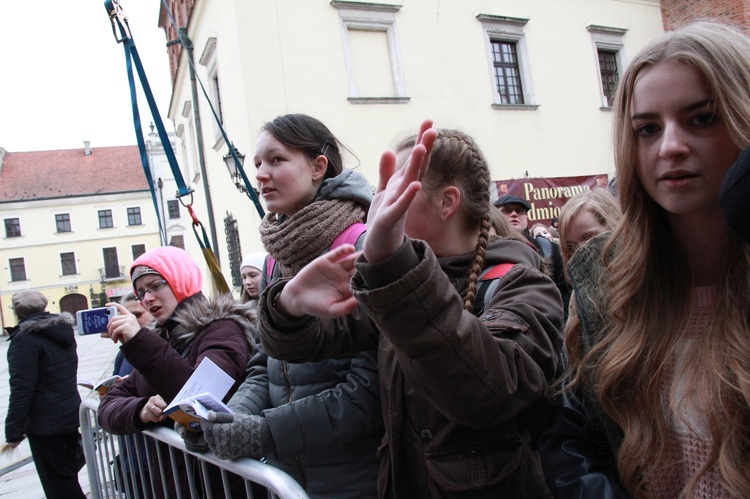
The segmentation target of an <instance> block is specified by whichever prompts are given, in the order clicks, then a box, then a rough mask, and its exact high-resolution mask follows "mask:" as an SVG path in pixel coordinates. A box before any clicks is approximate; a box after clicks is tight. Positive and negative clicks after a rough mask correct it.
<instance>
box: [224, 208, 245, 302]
mask: <svg viewBox="0 0 750 499" xmlns="http://www.w3.org/2000/svg"><path fill="white" fill-rule="evenodd" d="M224 234H225V235H226V236H227V249H228V250H229V269H230V273H231V274H232V285H233V286H234V287H241V286H242V276H241V275H240V265H242V248H240V231H239V229H238V227H237V220H235V218H234V217H233V216H232V215H231V214H230V213H227V216H226V217H225V218H224Z"/></svg>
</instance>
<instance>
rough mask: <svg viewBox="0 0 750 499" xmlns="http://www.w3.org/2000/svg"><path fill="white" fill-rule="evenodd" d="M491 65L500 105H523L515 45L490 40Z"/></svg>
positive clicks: (513, 43)
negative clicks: (493, 69)
mask: <svg viewBox="0 0 750 499" xmlns="http://www.w3.org/2000/svg"><path fill="white" fill-rule="evenodd" d="M490 43H491V45H492V64H493V66H494V68H495V85H496V90H497V93H498V95H499V96H500V102H501V103H502V104H523V103H524V101H523V88H522V86H521V72H520V68H519V66H518V54H517V52H516V43H515V42H508V41H504V40H490Z"/></svg>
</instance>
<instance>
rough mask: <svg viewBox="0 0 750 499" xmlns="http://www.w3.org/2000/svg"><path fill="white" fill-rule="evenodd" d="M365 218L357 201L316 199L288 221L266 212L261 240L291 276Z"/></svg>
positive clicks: (261, 229)
mask: <svg viewBox="0 0 750 499" xmlns="http://www.w3.org/2000/svg"><path fill="white" fill-rule="evenodd" d="M364 218H365V210H364V208H362V206H361V205H359V204H358V203H356V202H355V201H351V200H340V199H328V200H320V201H313V202H312V203H310V204H308V205H307V206H305V207H304V208H302V209H301V210H299V211H298V212H297V213H295V214H294V215H292V216H291V217H288V218H286V219H285V220H279V217H278V216H277V215H276V214H275V213H269V214H268V215H266V217H265V218H264V219H263V222H262V223H261V225H260V239H261V241H263V245H264V246H265V248H266V250H267V251H268V252H269V253H270V254H271V256H272V257H273V258H274V259H276V261H277V262H278V263H279V265H281V271H282V274H283V275H284V276H288V277H291V276H294V275H296V274H297V272H299V271H300V270H302V268H303V267H304V266H305V265H307V264H308V263H310V262H311V261H313V260H314V259H315V258H317V257H318V256H320V255H322V254H323V253H324V252H325V251H326V250H328V248H330V246H331V243H333V240H334V239H336V237H337V236H338V235H339V234H341V233H342V232H343V231H344V230H345V229H346V228H347V227H349V226H350V225H352V224H354V223H356V222H361V221H363V220H364Z"/></svg>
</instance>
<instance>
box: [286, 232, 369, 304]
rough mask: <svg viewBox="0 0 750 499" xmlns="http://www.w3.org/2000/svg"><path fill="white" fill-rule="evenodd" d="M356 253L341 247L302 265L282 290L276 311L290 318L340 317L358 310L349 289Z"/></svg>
mask: <svg viewBox="0 0 750 499" xmlns="http://www.w3.org/2000/svg"><path fill="white" fill-rule="evenodd" d="M358 256H359V253H356V252H355V248H354V246H352V245H351V244H342V245H341V246H338V247H337V248H334V249H333V250H331V251H329V252H328V253H325V254H323V255H321V256H319V257H318V258H316V259H315V260H313V261H312V262H310V263H308V264H307V265H305V267H304V268H303V269H302V270H300V271H299V272H298V273H297V275H295V276H294V278H292V280H291V281H289V282H288V283H287V284H286V286H284V289H282V290H281V294H280V295H279V298H278V300H277V301H276V309H277V310H278V311H279V312H281V313H282V314H284V315H286V316H289V317H302V316H303V315H312V316H314V317H342V316H344V315H347V314H349V313H351V312H352V311H353V310H354V309H355V308H356V307H357V300H356V299H355V298H354V297H353V296H352V293H351V290H350V289H349V281H350V279H351V278H352V276H353V275H354V260H356V259H357V257H358Z"/></svg>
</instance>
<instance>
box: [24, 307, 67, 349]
mask: <svg viewBox="0 0 750 499" xmlns="http://www.w3.org/2000/svg"><path fill="white" fill-rule="evenodd" d="M74 324H75V319H73V316H72V315H70V314H69V313H67V312H63V313H62V314H60V315H57V314H51V313H49V312H41V313H38V314H33V315H30V316H28V317H26V318H25V319H24V320H22V321H21V322H20V323H19V324H18V326H17V328H16V330H15V332H14V333H13V335H12V336H11V338H10V339H13V338H14V337H16V336H17V335H19V334H36V335H39V336H44V337H45V338H48V339H50V340H52V341H54V342H55V343H58V344H60V345H62V346H68V345H73V344H75V342H76V338H75V331H74V330H73V325H74Z"/></svg>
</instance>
